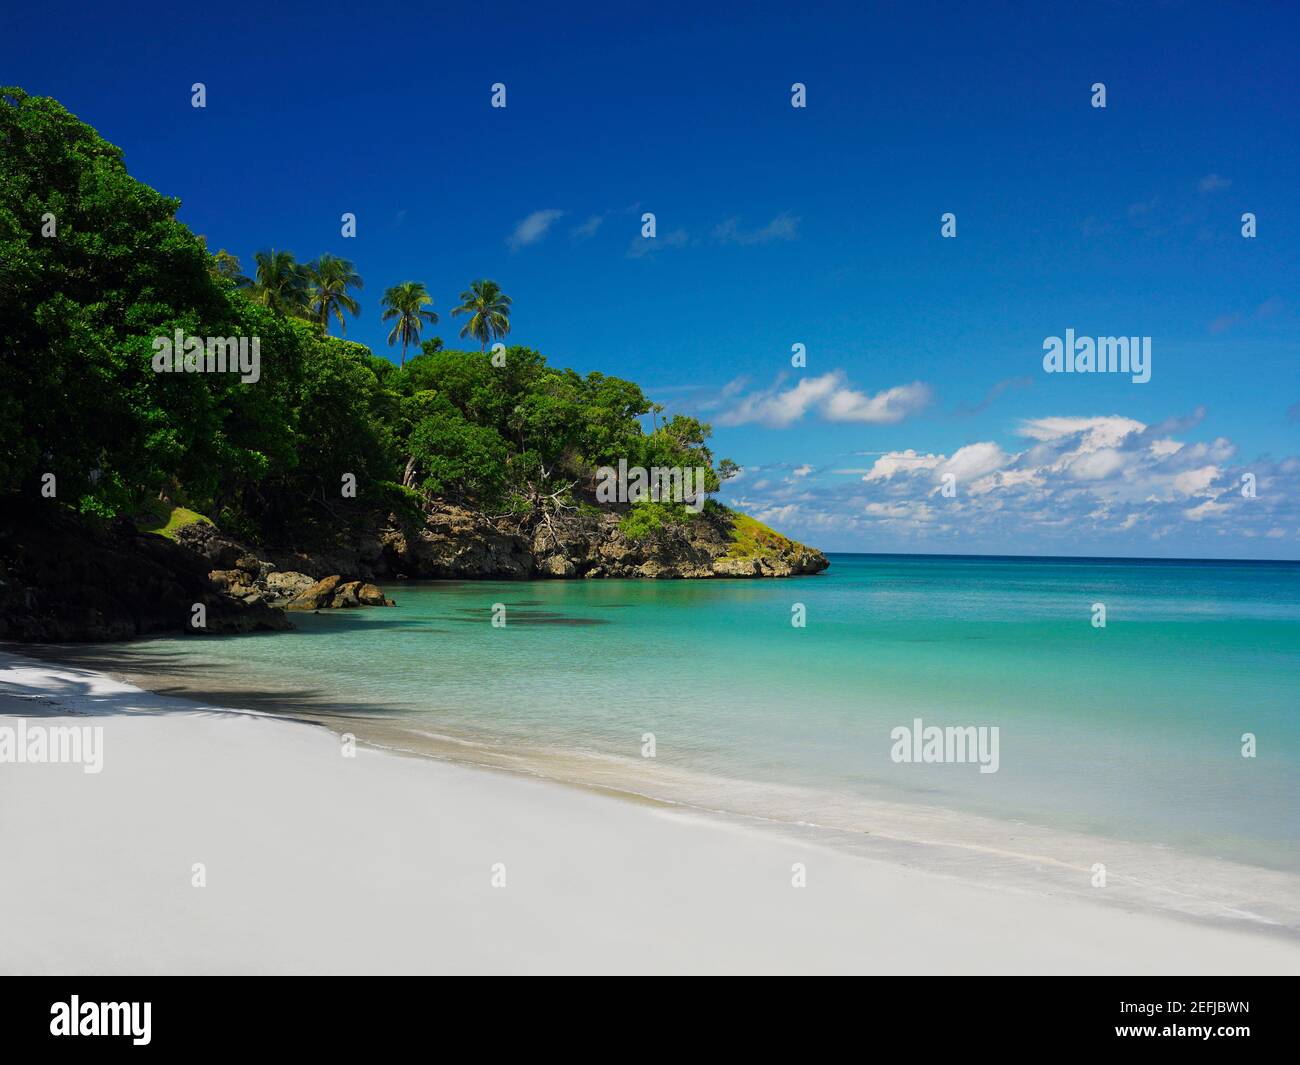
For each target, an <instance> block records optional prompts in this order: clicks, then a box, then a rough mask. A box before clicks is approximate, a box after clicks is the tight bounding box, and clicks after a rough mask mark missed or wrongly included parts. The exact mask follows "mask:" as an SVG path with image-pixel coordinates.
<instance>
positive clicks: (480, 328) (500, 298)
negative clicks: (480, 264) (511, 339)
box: [451, 281, 510, 351]
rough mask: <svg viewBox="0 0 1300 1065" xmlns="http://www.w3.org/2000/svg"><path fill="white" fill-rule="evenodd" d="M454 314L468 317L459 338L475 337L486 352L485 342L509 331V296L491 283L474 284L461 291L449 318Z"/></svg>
mask: <svg viewBox="0 0 1300 1065" xmlns="http://www.w3.org/2000/svg"><path fill="white" fill-rule="evenodd" d="M458 314H468V315H469V321H468V322H466V323H465V324H464V325H463V326H462V327H461V330H460V335H461V336H463V337H465V336H472V337H475V338H477V339H478V340H480V341H481V342H482V345H483V350H484V351H487V346H488V341H489V340H493V339H495V338H497V337H503V336H505V335H506V334H507V333H508V332H510V297H509V296H507V295H506V294H505V293H504V292H502V291H501V288H500V286H499V285H498V284H497V283H496V282H495V281H475V282H474V283H473V284H471V285H470V287H469V289H468V290H467V291H465V292H462V293H461V294H460V306H459V307H457V308H456V309H455V310H453V311H452V312H451V315H452V317H453V318H454V317H456V315H458Z"/></svg>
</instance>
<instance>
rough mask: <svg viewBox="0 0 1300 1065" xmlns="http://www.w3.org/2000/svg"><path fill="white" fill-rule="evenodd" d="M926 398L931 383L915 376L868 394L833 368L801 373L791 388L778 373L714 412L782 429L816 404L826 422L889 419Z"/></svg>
mask: <svg viewBox="0 0 1300 1065" xmlns="http://www.w3.org/2000/svg"><path fill="white" fill-rule="evenodd" d="M930 399H931V390H930V386H929V385H926V384H923V383H922V382H920V381H915V382H913V383H912V384H910V385H899V386H897V387H895V388H889V389H885V390H884V391H882V392H877V393H876V394H875V395H869V394H868V393H866V392H859V391H857V390H856V389H852V388H850V387H849V386H848V383H847V380H846V378H845V376H844V373H843V372H842V371H840V370H833V371H832V372H830V373H826V374H822V375H821V376H820V377H804V378H801V379H800V380H799V382H798V383H797V384H796V385H794V386H793V387H791V388H786V387H783V381H782V380H781V379H778V380H777V382H776V384H774V385H773V386H772V387H771V388H767V389H762V390H760V391H757V392H751V393H748V394H746V395H742V396H740V397H739V399H738V400H737V401H736V402H735V403H734V405H732V406H731V407H730V408H729V409H728V410H726V411H724V412H723V413H722V414H721V415H720V416H719V417H718V422H719V424H721V425H745V424H748V423H751V422H757V423H758V424H760V425H766V426H768V427H769V428H775V429H781V428H785V427H786V426H788V425H792V424H793V423H795V422H797V421H798V420H799V419H801V418H802V417H803V416H804V415H805V414H807V413H808V411H810V410H816V411H817V413H818V414H819V415H820V416H821V417H822V418H823V419H825V420H826V421H830V422H860V423H865V424H873V425H892V424H894V423H896V422H900V421H902V420H903V419H904V418H906V417H908V416H909V415H912V414H915V413H916V412H918V411H920V410H921V409H923V408H924V407H925V406H926V405H927V404H928V403H929V402H930Z"/></svg>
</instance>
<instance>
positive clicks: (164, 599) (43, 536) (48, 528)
mask: <svg viewBox="0 0 1300 1065" xmlns="http://www.w3.org/2000/svg"><path fill="white" fill-rule="evenodd" d="M198 607H201V608H202V609H196V608H198ZM200 622H201V624H198V623H200ZM292 627H293V626H292V625H291V624H290V623H289V621H288V619H287V618H286V617H285V616H284V614H283V613H282V612H281V611H279V610H275V609H272V608H271V607H269V606H267V605H265V604H263V603H258V602H252V603H249V602H245V601H241V600H240V599H239V598H238V597H232V596H230V595H228V594H226V592H225V591H224V590H223V589H222V588H220V587H219V586H218V585H217V584H216V583H215V582H213V581H211V580H209V578H208V568H207V566H206V564H205V563H204V562H203V561H202V560H201V559H199V558H197V557H196V556H195V555H194V554H192V553H191V552H189V551H187V550H186V549H185V548H183V547H181V546H180V545H178V544H175V543H173V542H172V541H170V540H168V539H165V538H164V537H162V536H155V535H152V534H149V533H141V532H139V531H138V530H137V529H136V528H135V526H134V525H133V524H132V523H131V522H129V521H124V520H119V521H115V522H113V523H112V524H111V525H104V524H102V523H99V522H95V521H91V520H87V519H83V518H80V517H78V516H77V515H75V514H73V513H72V512H71V511H68V510H66V509H65V508H61V507H58V506H56V505H54V504H46V505H36V506H24V507H22V508H21V509H20V508H16V507H14V506H12V505H10V506H8V507H7V508H6V513H5V514H4V518H3V520H2V521H0V639H8V640H23V641H36V642H63V641H68V642H71V641H92V640H125V639H130V638H132V637H135V636H148V635H152V634H156V633H165V632H177V633H190V634H194V635H214V634H215V635H224V634H229V633H243V632H259V631H279V630H283V629H290V628H292Z"/></svg>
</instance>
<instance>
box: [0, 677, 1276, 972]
mask: <svg viewBox="0 0 1300 1065" xmlns="http://www.w3.org/2000/svg"><path fill="white" fill-rule="evenodd" d="M20 720H23V721H25V722H26V723H27V724H28V725H29V726H32V725H40V726H43V727H49V726H73V727H82V726H87V725H90V726H102V728H103V749H102V752H101V753H102V759H103V764H102V771H100V772H97V773H88V772H85V771H84V768H83V766H81V765H69V764H57V765H51V764H30V763H27V764H13V763H6V764H0V856H2V857H3V869H2V870H0V913H2V914H3V915H4V916H3V920H2V921H0V972H2V973H6V974H12V973H77V974H80V973H87V974H115V973H582V972H599V973H705V972H728V973H841V972H860V973H974V974H981V973H1297V972H1300V943H1297V942H1295V941H1293V940H1288V939H1286V938H1283V937H1279V936H1276V935H1270V934H1264V933H1261V932H1260V931H1259V930H1257V929H1254V928H1251V927H1248V926H1245V925H1243V927H1242V929H1241V930H1234V929H1231V928H1224V927H1216V926H1212V925H1208V924H1203V923H1198V922H1195V921H1191V920H1183V919H1178V918H1173V917H1162V916H1158V915H1151V914H1147V913H1137V912H1126V911H1125V910H1123V909H1120V908H1118V907H1113V906H1104V905H1100V904H1094V903H1089V902H1087V901H1081V900H1080V899H1078V898H1063V897H1058V896H1053V895H1052V894H1050V893H1045V892H1042V891H1039V890H1035V891H1030V890H1025V891H1021V892H1017V891H1010V890H1000V889H994V888H990V887H987V886H982V885H978V884H975V883H970V882H966V881H963V880H961V879H956V878H951V877H942V876H938V875H935V874H932V873H928V872H922V871H919V870H917V869H914V868H904V867H903V866H901V865H894V864H890V863H885V862H880V861H875V860H871V859H866V858H860V857H856V856H853V855H850V854H846V853H841V852H840V851H837V850H832V849H830V848H825V847H821V846H817V845H810V844H807V843H805V842H802V841H799V840H797V839H796V840H791V839H786V838H783V837H781V836H780V835H777V834H773V833H767V832H758V831H755V830H751V829H747V828H745V827H738V826H736V825H734V824H730V823H726V822H723V821H715V820H712V819H709V818H707V817H704V816H701V815H698V814H693V813H683V812H678V811H672V810H668V809H665V808H662V807H658V806H654V805H650V804H645V803H637V802H632V801H628V800H626V799H621V798H617V797H614V796H610V795H606V794H601V793H598V792H595V791H589V790H583V789H579V788H574V787H568V786H565V785H561V784H557V783H553V782H550V781H545V780H538V779H534V778H529V777H525V776H519V775H515V774H510V773H505V772H499V771H494V770H489V769H482V768H475V767H468V766H462V765H455V764H449V763H446V762H441V761H435V760H432V759H425V758H415V757H404V756H401V755H397V754H393V753H389V752H385V751H377V750H373V749H368V748H365V747H360V748H358V749H357V753H356V757H355V758H345V757H343V756H342V755H341V742H340V739H339V736H338V735H336V734H335V733H333V732H331V731H330V730H328V729H326V728H323V727H320V726H317V725H310V724H305V723H300V722H295V721H288V720H283V719H278V718H274V717H271V716H267V715H259V714H250V713H240V712H231V711H223V710H213V709H206V708H203V707H200V706H196V705H193V704H186V703H184V702H181V701H178V700H172V699H165V698H162V697H159V696H156V695H152V694H149V693H145V692H141V691H140V690H139V689H137V688H133V687H131V686H129V685H125V684H122V683H119V682H117V681H114V680H112V679H110V678H108V677H106V676H104V675H102V674H97V673H92V672H90V671H86V670H81V669H73V668H71V667H61V666H53V665H51V664H49V663H48V662H43V661H38V660H36V659H34V658H28V657H26V656H23V655H20V654H0V728H3V727H6V726H7V727H15V726H16V725H17V723H18V722H19V721H20ZM196 863H201V864H202V866H203V869H204V872H205V875H206V886H202V887H197V886H194V885H193V879H194V877H195V873H194V867H195V865H196ZM795 863H803V865H804V867H805V868H806V877H807V886H806V887H794V886H792V883H791V881H792V875H793V874H792V866H794V864H795ZM502 867H503V868H502ZM502 872H504V886H494V882H493V881H494V876H495V877H496V878H497V879H498V880H499V879H500V876H501V874H502Z"/></svg>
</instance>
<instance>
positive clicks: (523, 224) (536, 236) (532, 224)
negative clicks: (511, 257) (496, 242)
mask: <svg viewBox="0 0 1300 1065" xmlns="http://www.w3.org/2000/svg"><path fill="white" fill-rule="evenodd" d="M563 215H564V212H563V211H559V210H555V209H553V208H551V209H547V210H545V211H534V212H533V213H532V214H530V215H529V216H528V217H527V218H525V219H523V220H522V221H520V223H519V224H518V225H517V226H515V229H514V232H513V233H511V234H510V236H508V237H507V238H506V243H507V244H509V245H510V249H511V251H518V250H519V249H520V248H523V247H526V246H528V245H529V244H536V243H537V242H538V241H539V240H541V239H542V238H543V237H544V236H546V234H547V233H548V232H549V231H550V228H551V226H553V225H554V224H555V222H556V220H557V219H559V218H561V217H563Z"/></svg>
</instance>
